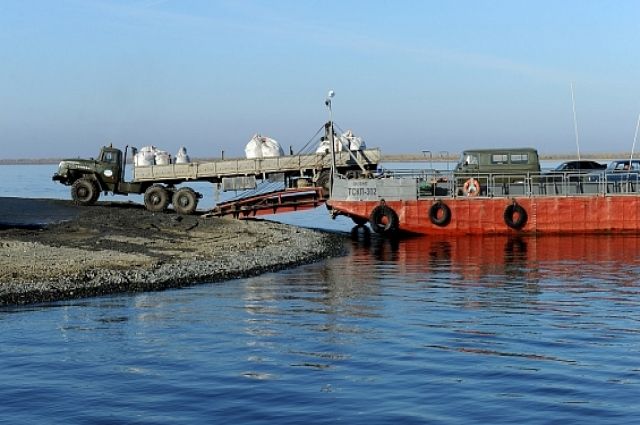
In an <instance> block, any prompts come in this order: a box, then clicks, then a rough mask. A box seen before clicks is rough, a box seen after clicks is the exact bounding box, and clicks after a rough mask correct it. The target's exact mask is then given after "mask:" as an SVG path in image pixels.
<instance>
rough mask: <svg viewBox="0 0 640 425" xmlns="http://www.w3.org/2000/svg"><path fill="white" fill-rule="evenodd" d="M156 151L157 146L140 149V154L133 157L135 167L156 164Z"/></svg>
mask: <svg viewBox="0 0 640 425" xmlns="http://www.w3.org/2000/svg"><path fill="white" fill-rule="evenodd" d="M155 151H156V147H155V146H144V147H143V148H140V150H139V151H138V153H137V154H135V155H134V156H133V165H134V166H135V167H144V166H149V165H154V164H155V163H156V159H155Z"/></svg>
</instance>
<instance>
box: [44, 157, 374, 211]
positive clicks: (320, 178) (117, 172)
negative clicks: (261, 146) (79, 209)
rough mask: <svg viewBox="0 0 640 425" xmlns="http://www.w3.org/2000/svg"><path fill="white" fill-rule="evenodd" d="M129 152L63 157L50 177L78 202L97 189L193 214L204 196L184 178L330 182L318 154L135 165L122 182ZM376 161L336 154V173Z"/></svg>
mask: <svg viewBox="0 0 640 425" xmlns="http://www.w3.org/2000/svg"><path fill="white" fill-rule="evenodd" d="M133 150H134V148H132V151H133ZM127 151H128V147H127V148H125V151H124V153H123V152H122V151H121V150H120V149H118V148H114V147H113V146H104V147H102V149H101V150H100V154H99V155H98V158H97V159H93V158H92V159H65V160H63V161H62V162H60V165H59V166H58V171H57V172H56V173H55V174H54V175H53V180H54V181H59V182H60V183H62V184H64V185H67V186H71V197H72V199H73V200H74V202H75V203H76V204H78V205H92V204H94V203H95V202H96V201H97V200H98V198H99V197H100V193H101V192H104V193H105V194H107V193H112V194H117V195H129V194H144V205H145V207H146V208H147V209H148V210H149V211H154V212H159V211H163V210H165V209H167V208H168V207H169V205H171V204H173V208H174V209H175V211H176V212H178V213H180V214H192V213H193V212H195V210H196V208H197V205H198V200H199V199H200V198H202V194H200V193H198V192H196V191H195V190H193V189H192V188H190V187H179V185H181V184H183V183H186V182H192V181H202V182H210V183H214V184H220V185H221V187H222V190H224V191H226V190H250V189H255V188H256V187H257V181H258V180H263V181H264V180H267V179H271V178H274V179H276V178H277V179H282V180H283V181H284V182H285V185H292V184H300V183H301V182H306V183H305V184H308V185H315V186H322V185H324V184H328V181H329V179H328V176H329V170H330V169H331V155H328V154H320V153H316V154H307V155H287V156H278V157H269V158H254V159H244V158H240V159H221V160H215V161H207V162H191V163H182V164H166V165H148V166H136V167H133V179H132V180H131V181H126V180H125V170H126V168H127V164H126V159H127ZM379 162H380V151H379V150H378V149H365V150H360V151H348V152H344V151H342V152H336V169H337V171H338V172H339V173H356V174H358V173H367V172H370V171H373V170H376V168H377V166H378V163H379ZM287 187H289V186H287Z"/></svg>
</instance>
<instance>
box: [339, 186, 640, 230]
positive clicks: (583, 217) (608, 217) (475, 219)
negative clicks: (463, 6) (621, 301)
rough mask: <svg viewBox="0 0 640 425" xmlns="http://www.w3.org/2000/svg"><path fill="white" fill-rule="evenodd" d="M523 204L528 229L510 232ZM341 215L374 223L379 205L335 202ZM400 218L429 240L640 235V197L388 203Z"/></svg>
mask: <svg viewBox="0 0 640 425" xmlns="http://www.w3.org/2000/svg"><path fill="white" fill-rule="evenodd" d="M436 202H442V203H444V204H446V205H447V206H448V207H449V209H450V210H451V221H450V222H449V223H448V224H447V225H445V226H438V225H436V224H433V223H432V222H431V220H430V219H429V209H430V208H431V206H432V205H433V204H434V203H436ZM514 202H515V203H517V204H518V205H520V206H521V207H522V208H524V210H525V211H526V213H527V216H528V218H527V221H526V223H525V224H524V226H523V227H522V228H521V229H519V230H515V229H512V228H510V227H509V226H508V225H507V224H506V222H505V218H504V213H505V209H506V208H507V207H508V206H509V205H511V204H513V203H514ZM327 204H328V205H329V206H330V207H331V208H332V209H333V210H334V211H337V212H338V213H339V214H343V215H347V216H350V217H356V218H364V219H368V218H369V215H370V214H371V211H372V210H373V208H374V207H376V206H377V205H379V204H380V203H379V202H378V201H340V200H329V201H327ZM385 204H386V205H387V206H389V207H390V208H392V209H393V210H394V211H395V212H396V213H397V214H398V218H399V222H400V230H402V231H405V232H410V233H417V234H426V235H444V234H457V235H485V234H488V235H510V234H565V233H572V234H579V233H640V196H637V195H607V196H603V195H597V196H544V197H542V196H541V197H535V196H533V197H515V198H444V199H418V200H408V201H386V202H385Z"/></svg>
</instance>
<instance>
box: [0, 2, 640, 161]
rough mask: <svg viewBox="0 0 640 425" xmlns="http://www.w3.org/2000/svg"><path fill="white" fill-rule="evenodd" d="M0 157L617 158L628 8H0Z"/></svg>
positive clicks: (634, 94)
mask: <svg viewBox="0 0 640 425" xmlns="http://www.w3.org/2000/svg"><path fill="white" fill-rule="evenodd" d="M0 64H1V65H0V140H1V141H2V150H1V151H0V158H24V157H52V156H55V157H59V156H65V157H68V156H72V157H73V156H88V155H94V154H95V153H96V151H97V149H98V148H99V146H100V145H101V144H103V143H105V142H112V143H113V144H114V145H117V146H124V145H127V144H128V145H135V146H138V147H140V146H143V145H148V144H154V145H157V146H160V147H162V148H165V149H167V150H169V151H171V152H175V151H177V149H178V148H179V147H180V146H182V145H185V146H187V148H188V150H189V152H190V153H191V154H192V155H195V156H205V155H214V154H218V153H219V152H220V150H223V149H224V150H225V151H226V152H227V153H228V154H229V155H241V154H242V153H243V149H244V146H245V144H246V142H247V141H248V140H249V139H250V138H251V136H252V135H253V134H254V133H256V132H259V133H262V134H265V135H269V136H271V137H273V138H275V139H276V140H278V141H280V142H281V144H282V145H283V146H285V149H287V148H288V146H289V145H293V147H294V149H297V148H301V147H302V146H303V145H304V144H305V143H306V142H307V140H308V139H309V138H310V137H311V136H312V135H313V134H314V133H315V131H316V130H317V129H318V128H319V127H320V126H321V125H322V123H323V122H324V121H325V120H326V119H327V117H328V114H327V111H326V108H325V107H324V103H323V101H324V98H325V96H326V93H327V91H328V90H329V89H333V90H335V92H336V97H335V99H334V103H333V105H334V118H335V121H336V122H337V123H338V124H340V126H341V127H343V128H344V129H347V128H350V129H353V131H354V132H355V133H357V134H358V135H361V136H363V137H364V139H365V140H366V142H367V143H368V145H369V146H377V147H380V148H382V149H383V151H384V152H388V153H409V152H419V151H421V150H423V149H429V150H432V151H441V150H448V151H452V152H459V151H460V150H461V149H464V148H467V147H492V146H534V147H537V148H538V149H539V150H540V151H541V152H543V153H558V152H563V153H564V152H574V151H575V138H574V131H573V115H572V109H571V92H570V81H573V82H574V85H575V97H576V111H577V117H578V126H579V134H580V144H581V149H582V151H583V152H587V151H588V152H607V151H615V152H623V151H629V150H630V149H631V144H632V142H633V136H634V130H635V126H636V120H637V116H638V113H639V112H640V1H636V0H628V1H624V0H617V1H588V0H574V1H545V0H536V1H517V0H505V1H482V0H473V1H472V0H468V1H442V0H439V1H429V0H425V1H374V0H369V1H365V0H362V1H354V0H336V1H331V0H328V1H327V0H325V1H313V0H307V1H298V0H292V1H277V0H264V1H257V0H242V1H241V0H228V1H214V0H212V1H205V0H203V1H195V0H166V1H163V0H140V1H125V0H56V1H44V0H43V1H35V0H32V1H29V0H15V1H14V0H3V1H2V2H0Z"/></svg>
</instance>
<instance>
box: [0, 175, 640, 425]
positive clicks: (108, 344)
mask: <svg viewBox="0 0 640 425" xmlns="http://www.w3.org/2000/svg"><path fill="white" fill-rule="evenodd" d="M53 169H55V166H53V167H52V166H2V167H0V181H4V182H6V181H13V182H14V184H12V185H7V186H3V187H2V188H0V197H1V196H33V197H40V196H47V197H56V198H67V197H68V191H67V188H64V187H62V186H56V185H54V184H53V183H49V181H48V180H47V179H49V178H50V174H51V173H52V172H53ZM43 181H44V182H45V183H43ZM282 220H283V221H286V222H291V223H296V224H300V225H306V226H313V227H324V228H331V229H334V230H339V231H348V230H349V229H350V227H351V224H350V222H349V221H335V222H334V221H331V220H330V219H329V218H328V217H327V213H326V210H324V209H322V208H321V209H318V210H316V211H311V212H305V213H298V214H290V215H287V216H285V217H284V218H283V219H282ZM274 249H275V248H274ZM347 249H348V255H346V256H344V257H340V258H334V259H329V260H324V261H321V262H318V263H315V264H310V265H306V266H302V267H298V268H296V269H292V270H287V271H283V272H279V273H273V274H265V275H262V276H258V277H254V278H250V279H241V280H233V281H227V282H219V283H215V284H205V285H198V286H194V287H191V288H183V289H177V290H169V291H165V292H154V293H145V294H135V295H120V296H108V297H99V298H90V299H85V300H74V301H69V302H58V303H54V304H46V305H37V306H27V307H5V308H3V309H2V310H1V311H0V341H1V343H0V370H1V371H2V376H3V379H2V380H1V381H0V422H4V423H12V424H13V423H21V424H29V423H34V424H35V423H60V424H124V423H136V424H164V423H166V424H200V423H216V424H218V423H221V424H224V423H230V424H236V423H237V424H266V423H274V424H288V423H291V424H293V423H296V424H298V423H302V422H304V423H309V424H324V423H327V424H329V423H331V424H334V423H347V424H363V425H365V424H397V423H402V424H413V423H415V424H423V423H426V424H469V423H478V424H506V423H527V424H551V423H558V424H573V423H575V424H578V423H580V424H584V423H598V424H635V423H640V406H639V405H638V400H640V283H639V276H640V255H639V254H638V253H639V252H640V251H639V249H640V237H636V236H625V237H606V236H599V237H593V236H581V237H544V238H537V239H536V238H524V239H508V238H477V237H474V238H469V237H467V238H437V239H436V238H414V239H408V240H403V241H399V242H394V241H389V240H384V239H378V238H376V237H372V238H370V239H369V238H364V237H359V238H357V239H355V240H351V241H350V242H348V243H347Z"/></svg>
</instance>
